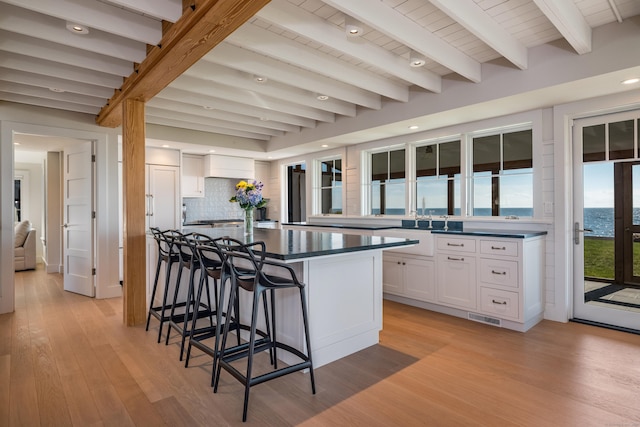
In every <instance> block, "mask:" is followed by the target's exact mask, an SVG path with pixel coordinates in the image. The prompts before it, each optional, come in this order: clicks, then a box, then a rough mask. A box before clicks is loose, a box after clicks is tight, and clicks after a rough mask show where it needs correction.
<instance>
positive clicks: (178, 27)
mask: <svg viewBox="0 0 640 427" xmlns="http://www.w3.org/2000/svg"><path fill="white" fill-rule="evenodd" d="M268 2H269V0H235V1H231V0H229V1H219V0H201V1H199V2H197V7H196V8H195V10H193V9H191V8H188V9H187V10H186V11H185V13H184V15H182V17H181V18H180V19H179V20H178V21H177V22H176V23H175V24H174V25H172V26H171V28H169V30H168V31H167V32H166V33H165V34H164V36H163V37H162V40H161V41H160V44H159V45H158V46H154V47H153V48H152V49H151V51H150V52H149V54H148V55H147V57H146V58H145V60H144V61H142V63H141V64H140V65H139V67H138V69H137V70H136V71H135V72H134V73H133V74H131V75H130V76H129V77H128V78H127V79H126V81H125V82H124V84H123V85H122V88H121V89H120V90H119V91H118V92H117V93H116V94H115V95H114V96H113V97H112V98H111V99H110V100H109V102H108V103H107V104H106V105H105V106H104V107H102V110H101V111H100V114H98V117H97V118H96V122H97V123H98V124H99V125H101V126H108V127H116V126H119V125H120V123H121V121H122V103H123V101H124V100H125V99H128V98H135V99H139V100H142V101H145V102H146V101H148V100H149V99H151V98H153V97H154V96H155V95H156V94H157V93H158V92H160V91H161V90H162V89H164V88H165V87H166V86H167V85H168V84H169V83H171V82H172V81H173V80H174V79H176V78H177V77H178V76H180V75H181V74H182V73H183V72H184V71H186V70H187V69H188V68H189V67H190V66H191V65H193V64H195V63H196V62H197V61H198V60H199V59H200V58H202V57H203V56H204V55H205V54H206V53H207V52H209V51H210V50H211V49H212V48H213V47H215V46H216V45H217V44H218V43H220V42H221V41H222V40H224V39H225V38H226V37H227V36H228V35H229V34H231V33H232V32H233V31H235V30H236V29H237V28H238V27H239V26H240V25H242V24H243V23H244V22H245V21H247V20H248V19H249V18H251V17H252V16H253V15H254V14H255V13H256V12H257V11H258V10H260V8H262V6H264V5H265V4H267V3H268Z"/></svg>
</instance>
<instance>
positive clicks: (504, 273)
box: [491, 270, 507, 276]
mask: <svg viewBox="0 0 640 427" xmlns="http://www.w3.org/2000/svg"><path fill="white" fill-rule="evenodd" d="M491 273H492V274H497V275H500V276H506V275H507V272H506V271H495V270H491Z"/></svg>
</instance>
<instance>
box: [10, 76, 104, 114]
mask: <svg viewBox="0 0 640 427" xmlns="http://www.w3.org/2000/svg"><path fill="white" fill-rule="evenodd" d="M0 91H2V92H7V93H15V94H22V95H25V96H33V97H36V98H43V99H52V100H55V101H64V102H71V103H74V104H78V105H88V106H90V107H96V108H100V107H101V106H102V104H103V103H104V98H96V97H94V96H89V95H79V94H77V93H67V92H53V91H50V90H49V89H48V88H43V87H38V86H30V85H25V84H22V83H11V82H0Z"/></svg>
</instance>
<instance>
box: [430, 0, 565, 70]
mask: <svg viewBox="0 0 640 427" xmlns="http://www.w3.org/2000/svg"><path fill="white" fill-rule="evenodd" d="M429 1H430V2H431V3H432V4H433V5H434V6H436V7H437V8H438V9H440V10H442V11H443V12H444V13H446V14H447V15H449V16H450V17H451V18H452V19H454V20H455V21H457V22H458V23H459V24H460V25H462V26H463V27H464V28H466V29H467V30H468V31H469V32H471V33H472V34H473V35H475V36H476V37H478V38H479V39H480V40H482V41H483V42H485V43H486V44H487V45H489V46H490V47H491V48H493V49H494V50H495V51H496V52H498V53H500V54H501V55H502V56H504V57H505V58H507V59H508V60H509V61H511V63H512V64H513V65H515V66H516V67H518V68H520V69H521V70H526V69H527V48H526V46H525V45H523V44H522V43H520V41H518V40H517V39H516V38H515V37H513V36H512V35H511V34H510V33H508V32H507V31H506V30H505V29H504V28H503V27H501V26H500V25H498V24H497V22H495V21H494V20H493V19H492V18H491V17H490V16H489V15H487V13H485V12H484V11H483V10H482V9H481V8H480V6H478V4H477V3H476V2H474V1H473V0H456V1H450V0H449V1H447V0H429ZM556 1H557V0H556Z"/></svg>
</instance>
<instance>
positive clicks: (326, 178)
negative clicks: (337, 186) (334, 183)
mask: <svg viewBox="0 0 640 427" xmlns="http://www.w3.org/2000/svg"><path fill="white" fill-rule="evenodd" d="M321 168H322V175H321V179H322V182H321V183H320V186H321V187H331V178H332V176H331V175H332V173H331V170H332V169H333V160H327V161H324V162H322V163H321Z"/></svg>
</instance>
